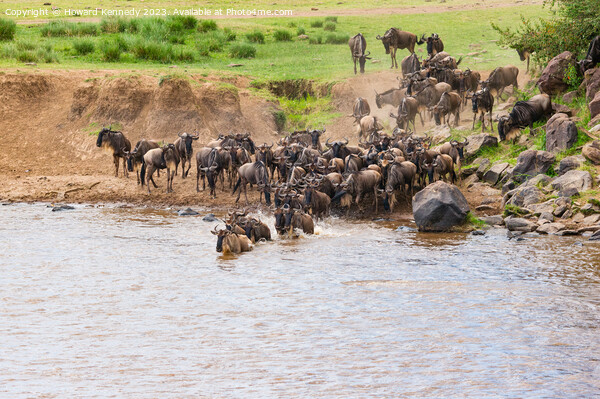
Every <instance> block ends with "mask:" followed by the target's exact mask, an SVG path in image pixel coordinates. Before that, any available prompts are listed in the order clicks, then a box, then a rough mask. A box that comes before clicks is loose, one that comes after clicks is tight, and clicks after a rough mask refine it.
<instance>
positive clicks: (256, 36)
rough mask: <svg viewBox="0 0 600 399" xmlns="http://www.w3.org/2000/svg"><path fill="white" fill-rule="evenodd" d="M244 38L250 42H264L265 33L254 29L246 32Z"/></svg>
mask: <svg viewBox="0 0 600 399" xmlns="http://www.w3.org/2000/svg"><path fill="white" fill-rule="evenodd" d="M246 39H248V41H249V42H252V43H258V44H264V43H265V35H264V34H263V33H262V32H261V31H259V30H255V31H253V32H248V33H246Z"/></svg>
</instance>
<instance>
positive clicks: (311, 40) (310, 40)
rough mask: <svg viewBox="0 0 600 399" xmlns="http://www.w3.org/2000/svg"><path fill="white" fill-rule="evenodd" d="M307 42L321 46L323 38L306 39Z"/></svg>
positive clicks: (318, 36)
mask: <svg viewBox="0 0 600 399" xmlns="http://www.w3.org/2000/svg"><path fill="white" fill-rule="evenodd" d="M308 42H309V43H310V44H321V43H323V38H322V37H321V35H316V36H311V37H309V38H308Z"/></svg>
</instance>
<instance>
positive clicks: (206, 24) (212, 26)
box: [198, 19, 217, 32]
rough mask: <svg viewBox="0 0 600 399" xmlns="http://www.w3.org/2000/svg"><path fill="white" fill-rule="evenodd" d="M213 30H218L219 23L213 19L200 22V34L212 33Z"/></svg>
mask: <svg viewBox="0 0 600 399" xmlns="http://www.w3.org/2000/svg"><path fill="white" fill-rule="evenodd" d="M213 30H217V23H216V22H215V21H213V20H212V19H205V20H202V22H200V24H199V25H198V31H199V32H210V31H213Z"/></svg>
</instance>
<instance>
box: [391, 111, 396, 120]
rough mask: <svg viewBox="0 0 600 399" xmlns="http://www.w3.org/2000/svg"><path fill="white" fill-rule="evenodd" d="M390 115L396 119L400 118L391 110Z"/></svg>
mask: <svg viewBox="0 0 600 399" xmlns="http://www.w3.org/2000/svg"><path fill="white" fill-rule="evenodd" d="M390 117H391V118H394V119H397V118H398V117H397V116H396V115H394V114H393V113H392V112H390Z"/></svg>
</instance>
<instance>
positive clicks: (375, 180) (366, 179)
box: [336, 169, 381, 213]
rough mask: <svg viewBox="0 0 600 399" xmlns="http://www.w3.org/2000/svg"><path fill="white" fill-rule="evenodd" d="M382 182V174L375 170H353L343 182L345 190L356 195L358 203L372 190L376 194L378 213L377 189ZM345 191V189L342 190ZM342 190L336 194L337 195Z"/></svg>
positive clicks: (375, 203)
mask: <svg viewBox="0 0 600 399" xmlns="http://www.w3.org/2000/svg"><path fill="white" fill-rule="evenodd" d="M380 182H381V174H380V173H379V172H376V171H374V170H369V169H366V170H361V171H359V172H353V173H351V174H350V176H348V178H347V179H346V181H344V182H343V183H342V188H344V189H345V191H346V192H347V193H348V194H350V195H352V196H355V200H354V202H355V203H356V204H357V205H358V204H359V203H360V200H361V198H362V196H363V195H364V194H366V193H368V192H372V193H373V195H374V197H375V198H374V201H375V202H374V204H373V205H375V212H376V213H377V189H378V188H379V183H380ZM342 192H343V191H342ZM342 192H340V193H338V194H336V197H337V196H338V195H340V194H341V193H342Z"/></svg>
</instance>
